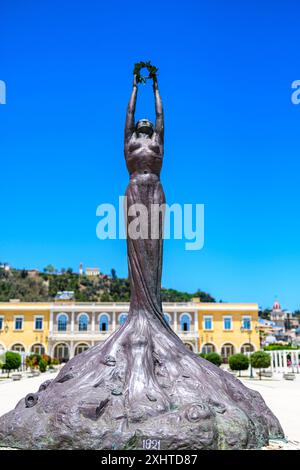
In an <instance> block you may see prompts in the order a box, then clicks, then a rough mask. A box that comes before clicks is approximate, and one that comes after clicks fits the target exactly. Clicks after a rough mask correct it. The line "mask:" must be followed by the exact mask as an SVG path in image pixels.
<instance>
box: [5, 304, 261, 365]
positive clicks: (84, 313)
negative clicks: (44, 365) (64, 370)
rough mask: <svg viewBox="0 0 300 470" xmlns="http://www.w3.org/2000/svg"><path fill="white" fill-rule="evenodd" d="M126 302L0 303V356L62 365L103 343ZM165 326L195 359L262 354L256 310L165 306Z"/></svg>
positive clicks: (123, 316)
mask: <svg viewBox="0 0 300 470" xmlns="http://www.w3.org/2000/svg"><path fill="white" fill-rule="evenodd" d="M128 311H129V304H128V303H124V302H102V303H92V302H89V303H80V302H74V301H60V302H53V303H38V302H36V303H22V302H17V301H11V302H6V303H0V354H1V353H3V352H5V351H8V350H12V351H18V352H21V353H23V356H25V355H27V354H30V353H32V352H36V353H40V354H41V353H44V352H45V353H47V354H49V355H50V356H52V357H55V358H57V359H60V360H62V361H66V360H68V359H70V358H72V357H73V356H74V355H76V354H79V353H80V352H82V351H84V350H86V349H88V348H89V347H91V346H94V345H95V344H98V343H101V342H103V341H105V340H106V339H107V338H108V337H109V335H110V334H111V333H113V332H114V331H115V330H116V329H117V328H118V327H119V326H120V325H121V324H122V323H124V321H125V320H126V318H127V315H128ZM163 312H164V317H165V319H166V321H167V322H168V323H169V324H170V326H171V327H172V328H173V330H174V331H175V332H176V334H178V336H179V337H180V338H181V339H182V341H183V342H184V343H185V345H186V346H187V347H188V348H190V349H191V350H192V351H194V352H195V353H200V352H203V353H207V352H212V351H215V352H217V353H219V354H221V355H222V356H223V359H224V360H225V361H226V359H227V358H228V356H230V355H232V354H234V353H237V352H248V351H256V350H259V348H260V341H259V332H258V330H257V328H256V327H257V319H258V305H257V304H234V303H201V302H199V300H198V299H193V301H192V302H169V303H164V304H163Z"/></svg>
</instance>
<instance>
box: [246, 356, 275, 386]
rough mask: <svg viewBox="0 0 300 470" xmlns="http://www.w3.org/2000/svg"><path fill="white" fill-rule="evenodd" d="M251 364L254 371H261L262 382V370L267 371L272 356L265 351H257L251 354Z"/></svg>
mask: <svg viewBox="0 0 300 470" xmlns="http://www.w3.org/2000/svg"><path fill="white" fill-rule="evenodd" d="M250 362H251V365H252V367H253V368H254V369H259V378H260V380H261V369H265V368H267V367H269V366H270V364H271V358H270V354H268V353H266V352H264V351H256V352H255V353H253V354H251V357H250Z"/></svg>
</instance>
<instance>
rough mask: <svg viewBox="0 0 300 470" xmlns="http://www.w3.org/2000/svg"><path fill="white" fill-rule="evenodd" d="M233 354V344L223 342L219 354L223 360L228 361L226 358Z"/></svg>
mask: <svg viewBox="0 0 300 470" xmlns="http://www.w3.org/2000/svg"><path fill="white" fill-rule="evenodd" d="M233 354H234V346H233V344H231V343H226V344H223V346H222V348H221V356H222V359H223V361H224V362H227V361H228V358H229V357H230V356H232V355H233Z"/></svg>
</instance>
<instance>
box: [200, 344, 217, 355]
mask: <svg viewBox="0 0 300 470" xmlns="http://www.w3.org/2000/svg"><path fill="white" fill-rule="evenodd" d="M215 351H216V348H215V346H214V345H213V344H212V343H205V344H203V346H202V353H203V354H209V353H211V352H215Z"/></svg>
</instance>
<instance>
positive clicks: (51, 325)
mask: <svg viewBox="0 0 300 470" xmlns="http://www.w3.org/2000/svg"><path fill="white" fill-rule="evenodd" d="M49 334H50V335H52V334H53V311H52V310H51V311H50V325H49Z"/></svg>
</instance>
